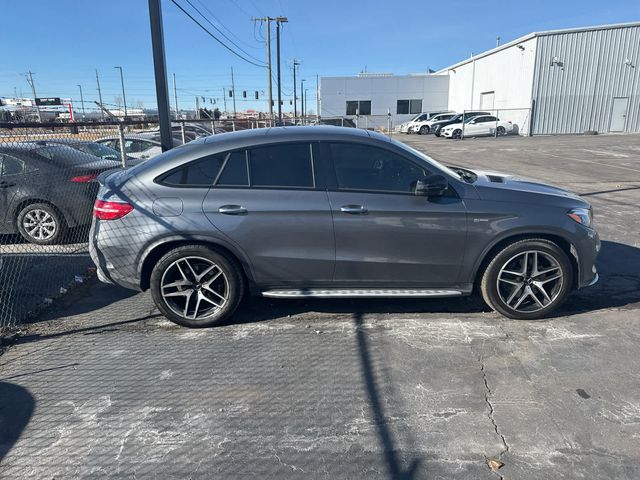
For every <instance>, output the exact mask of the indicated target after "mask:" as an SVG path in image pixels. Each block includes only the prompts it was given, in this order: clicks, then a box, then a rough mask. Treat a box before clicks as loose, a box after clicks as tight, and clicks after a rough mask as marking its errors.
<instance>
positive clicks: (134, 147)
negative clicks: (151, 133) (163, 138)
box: [124, 140, 155, 153]
mask: <svg viewBox="0 0 640 480" xmlns="http://www.w3.org/2000/svg"><path fill="white" fill-rule="evenodd" d="M154 146H155V145H154V144H153V143H151V142H146V141H144V140H125V141H124V151H125V152H127V153H139V152H144V151H145V150H149V149H150V148H152V147H154Z"/></svg>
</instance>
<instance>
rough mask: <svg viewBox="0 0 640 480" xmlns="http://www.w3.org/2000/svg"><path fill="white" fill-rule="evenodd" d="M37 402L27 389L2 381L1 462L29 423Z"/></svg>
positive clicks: (0, 396)
mask: <svg viewBox="0 0 640 480" xmlns="http://www.w3.org/2000/svg"><path fill="white" fill-rule="evenodd" d="M35 403H36V402H35V399H34V398H33V395H31V394H30V393H29V391H28V390H27V389H25V388H23V387H21V386H19V385H15V384H13V383H7V382H0V426H1V427H2V428H0V464H1V463H2V460H3V459H4V458H5V457H6V456H7V454H8V453H9V452H10V451H11V449H12V448H13V446H14V445H15V444H16V442H17V441H18V439H19V438H20V436H21V435H22V433H23V432H24V430H25V428H26V427H27V425H28V424H29V421H30V420H31V416H32V415H33V411H34V409H35Z"/></svg>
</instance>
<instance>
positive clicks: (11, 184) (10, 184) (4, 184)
mask: <svg viewBox="0 0 640 480" xmlns="http://www.w3.org/2000/svg"><path fill="white" fill-rule="evenodd" d="M14 186H15V183H14V182H5V181H1V182H0V188H9V187H14Z"/></svg>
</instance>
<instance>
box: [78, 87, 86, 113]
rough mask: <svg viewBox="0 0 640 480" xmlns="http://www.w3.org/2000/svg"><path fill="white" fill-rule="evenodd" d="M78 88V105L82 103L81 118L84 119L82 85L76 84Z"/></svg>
mask: <svg viewBox="0 0 640 480" xmlns="http://www.w3.org/2000/svg"><path fill="white" fill-rule="evenodd" d="M78 88H79V89H80V105H82V119H83V120H84V117H85V114H84V97H83V96H82V85H80V84H78Z"/></svg>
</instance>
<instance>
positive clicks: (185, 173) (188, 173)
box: [159, 153, 227, 187]
mask: <svg viewBox="0 0 640 480" xmlns="http://www.w3.org/2000/svg"><path fill="white" fill-rule="evenodd" d="M226 156H227V155H226V153H221V154H216V155H209V156H207V157H204V158H201V159H199V160H194V161H193V162H189V163H187V164H185V165H182V166H181V167H178V168H176V169H174V170H172V171H170V172H169V173H167V174H166V175H164V176H163V177H161V178H160V180H159V183H161V184H162V185H167V186H171V187H209V186H211V185H213V181H214V180H215V178H216V177H217V176H218V172H220V168H221V167H222V165H223V164H224V160H225V158H226Z"/></svg>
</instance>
